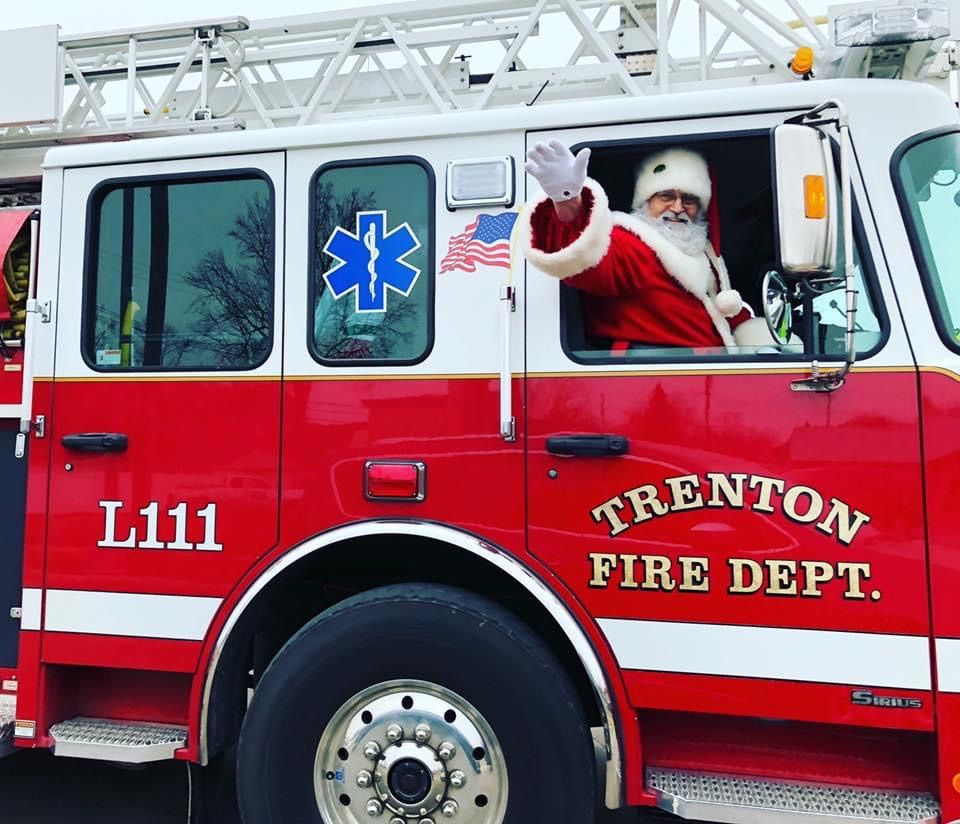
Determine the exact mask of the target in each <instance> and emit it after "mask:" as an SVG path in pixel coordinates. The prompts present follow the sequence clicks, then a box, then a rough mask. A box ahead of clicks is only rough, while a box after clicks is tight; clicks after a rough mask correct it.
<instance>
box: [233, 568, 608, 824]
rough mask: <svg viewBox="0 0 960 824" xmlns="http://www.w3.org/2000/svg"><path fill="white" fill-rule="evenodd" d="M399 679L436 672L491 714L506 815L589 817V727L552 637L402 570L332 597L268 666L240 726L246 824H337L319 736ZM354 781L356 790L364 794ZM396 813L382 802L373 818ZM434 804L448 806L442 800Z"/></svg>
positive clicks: (429, 678)
mask: <svg viewBox="0 0 960 824" xmlns="http://www.w3.org/2000/svg"><path fill="white" fill-rule="evenodd" d="M395 679H416V680H418V681H424V682H430V683H432V684H436V685H438V686H439V687H442V688H443V689H445V690H449V691H452V692H453V693H456V694H457V695H459V696H461V697H462V698H464V699H466V701H468V702H469V703H470V704H472V705H473V707H474V708H475V709H476V710H477V711H478V712H479V714H480V715H481V716H482V717H483V719H484V720H485V722H486V723H487V724H488V725H489V727H490V728H491V729H492V731H493V733H494V735H495V736H496V738H497V740H498V741H499V743H500V747H501V748H502V751H503V758H504V761H505V764H506V772H507V775H508V782H509V791H508V794H507V798H508V800H507V806H506V814H505V817H504V818H503V821H504V822H505V823H506V824H535V822H551V824H553V823H554V822H556V824H559V823H560V822H563V824H590V822H592V821H593V816H594V810H595V805H594V785H595V773H596V766H595V759H594V751H593V743H592V740H591V736H590V730H589V728H588V726H587V720H586V718H585V716H584V711H583V708H582V706H581V705H580V702H579V700H578V698H577V696H576V693H575V692H574V689H573V687H572V686H571V685H570V682H569V679H568V677H567V675H566V673H565V672H564V671H563V669H562V668H561V666H560V665H559V663H558V662H557V660H556V658H555V657H554V656H553V654H552V653H551V652H550V650H549V649H548V648H547V647H546V645H545V644H544V643H543V642H542V641H541V640H540V639H539V638H538V637H537V636H536V635H534V634H533V633H532V632H531V631H530V630H529V629H528V628H527V627H526V626H525V625H523V624H522V623H521V622H520V621H519V620H517V618H516V617H514V616H513V615H512V614H511V613H510V612H508V611H507V610H505V609H503V608H502V607H500V606H498V605H496V604H494V603H493V602H491V601H488V600H487V599H485V598H481V597H479V596H476V595H474V594H472V593H469V592H465V591H462V590H459V589H455V588H453V587H447V586H438V585H433V584H403V585H397V586H389V587H384V588H381V589H376V590H372V591H370V592H366V593H363V594H361V595H358V596H355V597H353V598H350V599H348V600H346V601H343V602H342V603H340V604H338V605H336V606H335V607H333V608H332V609H329V610H327V611H326V612H324V613H323V614H321V615H319V616H318V617H317V618H315V619H314V620H312V621H311V622H310V623H309V624H307V625H306V626H305V627H304V628H303V629H302V630H300V631H299V632H298V633H297V634H296V635H295V636H294V637H293V638H291V639H290V641H288V642H287V644H286V645H285V646H284V647H283V649H282V650H281V651H280V653H279V654H278V655H277V657H276V658H275V659H274V661H273V662H272V663H271V664H270V666H269V667H268V668H267V671H266V672H265V673H264V675H263V677H262V679H261V681H260V683H259V685H258V686H257V689H256V691H255V693H254V696H253V700H252V702H251V705H250V708H249V710H248V712H247V716H246V718H245V720H244V724H243V730H242V732H241V735H240V744H239V757H238V765H237V787H238V792H239V797H240V809H241V812H242V816H243V821H244V822H245V824H300V823H301V822H302V824H320V822H323V824H335V822H330V821H324V819H323V818H322V817H321V814H320V811H319V809H318V803H317V800H316V795H315V789H314V777H313V772H314V763H315V759H316V757H317V749H318V745H319V742H320V737H321V735H322V733H323V731H324V730H325V728H326V727H327V724H328V723H329V722H330V720H331V718H332V717H334V715H335V714H337V713H338V712H339V710H340V708H341V707H343V706H344V704H345V703H346V702H347V701H349V700H350V699H351V698H352V697H354V696H356V695H357V694H358V693H360V692H362V691H363V690H365V689H368V688H370V687H373V686H375V685H377V684H381V683H385V682H389V681H393V680H395ZM348 790H349V791H351V792H352V795H353V796H354V797H355V798H356V799H358V800H359V801H360V802H361V803H362V802H363V799H364V798H365V797H366V796H367V795H368V794H369V793H368V792H366V791H363V790H358V788H357V787H356V786H352V787H345V789H344V792H345V793H346V792H347V791H348ZM354 803H356V802H354ZM360 809H361V810H362V809H363V808H362V806H361V808H360ZM354 814H356V812H354ZM334 815H336V816H338V817H339V815H340V813H334ZM476 815H478V813H476V812H472V811H470V810H466V809H465V810H463V811H461V813H460V814H458V815H457V816H456V819H455V820H459V821H462V822H464V824H468V823H469V822H470V821H471V820H473V819H474V816H476ZM360 817H361V816H358V818H360ZM362 817H363V818H365V817H366V814H365V813H363V814H362ZM391 817H392V816H391V814H390V813H389V812H386V811H385V813H384V815H383V816H382V817H381V818H380V819H379V820H381V821H383V822H386V821H389V820H390V818H391ZM433 818H434V819H435V820H436V821H440V820H446V819H445V818H444V817H443V816H442V815H440V813H439V811H437V813H436V814H434V815H433ZM371 820H372V819H371ZM476 820H479V819H476Z"/></svg>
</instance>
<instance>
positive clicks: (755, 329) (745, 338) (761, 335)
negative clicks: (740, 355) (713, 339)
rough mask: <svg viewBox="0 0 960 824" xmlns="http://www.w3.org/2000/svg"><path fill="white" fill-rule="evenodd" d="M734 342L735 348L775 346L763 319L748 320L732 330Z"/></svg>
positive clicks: (775, 342) (775, 343)
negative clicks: (735, 343)
mask: <svg viewBox="0 0 960 824" xmlns="http://www.w3.org/2000/svg"><path fill="white" fill-rule="evenodd" d="M733 337H734V340H736V342H737V346H776V345H777V341H775V340H774V339H773V335H771V334H770V330H769V329H768V328H767V322H766V320H764V319H763V318H750V320H745V321H744V322H743V323H741V324H740V325H739V326H738V327H737V328H736V329H734V330H733Z"/></svg>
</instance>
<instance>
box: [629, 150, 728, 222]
mask: <svg viewBox="0 0 960 824" xmlns="http://www.w3.org/2000/svg"><path fill="white" fill-rule="evenodd" d="M661 166H662V167H663V169H661V171H659V172H657V171H656V169H657V168H659V167H661ZM664 189H679V190H680V191H681V192H688V193H689V194H691V195H696V196H697V197H699V198H700V201H701V203H702V205H703V208H704V209H706V208H707V206H709V205H710V197H711V195H712V194H713V186H712V184H711V183H710V170H709V169H708V168H707V161H706V160H704V159H703V156H702V155H700V154H698V153H697V152H694V151H691V150H690V149H666V150H664V151H662V152H657V153H656V154H653V155H650V157H648V158H646V159H645V160H644V161H643V163H641V164H640V171H639V172H637V182H636V185H635V186H634V189H633V208H634V209H639V208H640V207H641V206H643V204H644V203H646V202H647V201H648V200H649V199H650V198H651V197H653V195H655V194H656V193H657V192H662V191H664Z"/></svg>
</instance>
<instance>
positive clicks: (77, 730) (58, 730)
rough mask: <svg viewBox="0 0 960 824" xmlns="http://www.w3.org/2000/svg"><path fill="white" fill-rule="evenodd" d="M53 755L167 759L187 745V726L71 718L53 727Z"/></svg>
mask: <svg viewBox="0 0 960 824" xmlns="http://www.w3.org/2000/svg"><path fill="white" fill-rule="evenodd" d="M50 735H51V737H52V738H53V754H54V755H66V756H70V757H72V758H87V759H91V760H94V761H120V762H123V763H126V764H143V763H146V762H147V761H166V760H168V759H170V758H173V754H174V753H175V752H176V751H177V750H179V749H181V748H182V747H185V746H186V744H187V730H186V727H177V726H174V725H172V724H149V723H146V722H137V721H110V720H108V719H104V718H72V719H70V720H69V721H61V722H60V723H59V724H54V725H53V726H52V727H51V728H50Z"/></svg>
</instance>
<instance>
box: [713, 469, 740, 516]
mask: <svg viewBox="0 0 960 824" xmlns="http://www.w3.org/2000/svg"><path fill="white" fill-rule="evenodd" d="M746 479H747V476H746V475H743V474H741V473H734V474H732V475H730V476H729V477H728V476H726V475H724V474H723V473H721V472H708V473H707V480H708V481H710V500H709V501H707V506H720V507H722V506H735V507H737V508H740V509H742V508H743V482H744V481H745V480H746ZM730 481H733V482H734V483H735V484H736V486H734V485H733V484H731V483H730ZM721 495H722V496H723V497H724V498H726V503H724V501H722V500H721V499H720V498H721Z"/></svg>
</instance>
